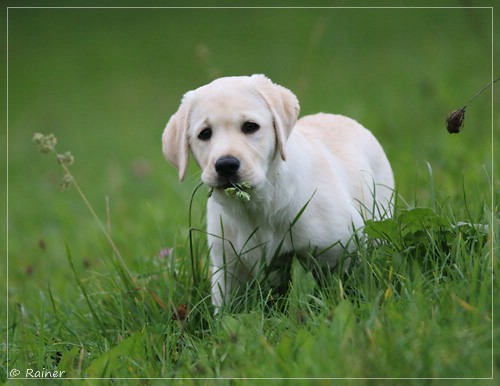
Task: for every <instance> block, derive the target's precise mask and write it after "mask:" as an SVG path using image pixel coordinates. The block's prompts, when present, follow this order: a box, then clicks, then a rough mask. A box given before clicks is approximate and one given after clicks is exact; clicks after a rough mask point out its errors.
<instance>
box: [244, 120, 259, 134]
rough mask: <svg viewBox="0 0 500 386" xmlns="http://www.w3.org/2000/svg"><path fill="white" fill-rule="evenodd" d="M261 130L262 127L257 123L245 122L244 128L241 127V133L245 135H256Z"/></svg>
mask: <svg viewBox="0 0 500 386" xmlns="http://www.w3.org/2000/svg"><path fill="white" fill-rule="evenodd" d="M259 129H260V126H259V125H258V124H256V123H255V122H245V123H244V124H243V126H241V131H242V132H243V133H245V134H252V133H255V132H256V131H257V130H259Z"/></svg>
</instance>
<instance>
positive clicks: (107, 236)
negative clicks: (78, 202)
mask: <svg viewBox="0 0 500 386" xmlns="http://www.w3.org/2000/svg"><path fill="white" fill-rule="evenodd" d="M61 166H62V168H63V169H64V172H65V173H67V174H68V175H69V176H71V179H72V184H73V186H74V187H75V189H76V191H77V192H78V194H79V195H80V197H81V199H82V200H83V202H84V203H85V205H86V206H87V209H88V210H89V211H90V213H91V214H92V217H94V220H95V221H96V222H97V224H98V225H99V228H100V229H101V231H102V232H103V233H104V234H105V235H106V239H107V240H108V242H109V245H110V246H111V249H112V250H113V253H114V254H115V255H116V257H117V258H118V261H119V262H120V264H121V266H122V268H123V269H124V270H125V272H126V273H127V275H128V276H129V277H130V279H131V280H132V281H133V282H134V284H135V285H136V286H137V287H139V283H138V282H137V281H136V280H135V277H134V276H133V275H132V273H131V272H130V271H129V269H128V267H127V265H126V264H125V261H124V260H123V258H122V255H121V253H120V251H119V250H118V248H117V247H116V245H115V243H114V241H113V239H112V238H111V235H110V234H109V232H107V231H106V228H105V227H104V225H102V222H101V220H99V217H98V216H97V214H96V212H95V211H94V209H93V208H92V205H90V202H89V200H87V197H86V196H85V194H84V193H83V191H82V190H81V189H80V187H79V186H78V183H77V182H76V180H75V179H74V178H73V175H72V174H71V172H70V171H69V169H68V167H67V166H66V165H65V164H63V163H62V164H61Z"/></svg>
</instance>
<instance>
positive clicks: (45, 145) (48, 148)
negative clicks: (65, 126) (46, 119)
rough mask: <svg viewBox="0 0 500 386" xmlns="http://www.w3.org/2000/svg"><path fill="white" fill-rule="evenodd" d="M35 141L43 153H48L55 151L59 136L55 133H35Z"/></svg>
mask: <svg viewBox="0 0 500 386" xmlns="http://www.w3.org/2000/svg"><path fill="white" fill-rule="evenodd" d="M33 142H35V143H36V144H37V145H38V149H39V150H40V151H41V152H42V153H44V154H47V153H50V152H52V151H54V148H55V147H56V145H57V138H56V137H55V136H54V134H49V135H43V134H41V133H35V135H33Z"/></svg>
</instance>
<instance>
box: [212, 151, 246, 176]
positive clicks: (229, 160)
mask: <svg viewBox="0 0 500 386" xmlns="http://www.w3.org/2000/svg"><path fill="white" fill-rule="evenodd" d="M239 168H240V160H239V159H238V158H235V157H231V156H228V157H222V158H219V159H218V160H217V161H216V162H215V171H216V172H217V174H218V175H219V176H221V177H231V176H234V175H235V174H236V172H237V171H238V169H239Z"/></svg>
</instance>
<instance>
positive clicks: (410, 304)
mask: <svg viewBox="0 0 500 386" xmlns="http://www.w3.org/2000/svg"><path fill="white" fill-rule="evenodd" d="M9 5H11V4H9ZM447 5H455V6H461V5H462V4H461V3H460V2H452V1H450V2H449V3H447ZM481 5H491V4H490V3H488V2H485V3H481ZM495 12H496V13H497V10H495ZM495 16H498V15H497V14H496V15H495ZM496 19H498V17H497V18H496ZM8 32H9V47H8V53H9V57H8V65H9V78H8V80H9V89H8V91H9V92H8V102H9V104H8V114H9V116H8V124H9V131H8V150H9V155H8V165H6V164H5V162H6V160H5V159H3V160H2V161H1V162H2V166H3V168H4V169H3V170H6V168H7V167H8V194H9V201H8V224H6V225H8V251H7V252H8V291H7V292H8V293H5V292H6V288H5V287H3V288H2V289H1V294H2V299H5V302H6V303H4V307H2V311H1V313H2V317H3V320H6V323H5V327H3V328H1V330H0V331H1V334H2V336H3V337H6V336H7V334H8V337H9V341H8V346H7V345H3V346H2V351H1V352H0V359H1V361H2V366H0V380H2V381H6V384H23V382H25V381H21V380H18V381H16V380H13V379H10V380H7V378H8V375H9V374H8V373H7V369H9V370H12V369H19V370H21V371H22V372H23V373H24V372H25V371H26V370H27V369H34V370H42V369H48V370H59V371H65V372H66V373H65V376H66V377H75V378H80V377H82V378H100V377H104V378H108V377H114V378H163V377H167V378H169V377H173V378H212V377H216V378H220V377H226V378H260V377H264V378H267V377H272V378H290V377H297V378H490V377H491V376H492V371H493V370H494V371H495V374H496V375H498V368H499V367H500V351H499V350H498V340H499V339H498V329H497V326H498V320H499V317H500V315H499V313H498V310H499V306H500V304H499V301H498V296H495V297H494V298H493V295H494V294H495V295H496V293H498V288H499V281H498V280H499V279H498V277H497V276H495V277H493V276H492V270H494V269H498V244H497V242H498V237H499V236H500V235H499V224H498V221H499V220H498V219H499V216H498V213H499V210H498V200H499V198H500V197H499V194H498V192H499V188H500V184H499V182H500V177H499V175H498V168H495V169H494V170H492V158H491V157H492V149H494V150H495V154H498V153H499V151H500V146H499V144H500V142H499V141H498V135H495V136H494V138H492V135H491V133H492V131H491V130H492V119H493V118H494V119H495V126H494V128H493V129H494V132H495V134H496V133H498V132H499V124H498V121H499V119H498V118H499V117H498V111H497V110H494V113H493V116H492V113H491V111H492V108H493V106H492V100H491V99H492V98H491V97H490V95H491V94H489V92H485V93H484V94H483V95H482V96H481V97H479V98H478V99H477V100H475V101H474V102H473V103H472V104H471V105H470V106H469V107H468V109H467V113H466V117H465V128H464V130H463V132H462V133H461V134H458V135H449V134H448V133H447V132H446V128H445V125H444V120H445V118H446V116H447V114H448V113H449V112H450V111H452V110H454V109H456V108H459V107H462V106H463V105H464V104H465V103H466V102H467V100H468V99H469V98H470V97H471V96H472V95H473V94H474V93H475V92H476V91H477V90H479V89H480V88H481V87H482V86H483V85H484V84H486V83H487V82H488V81H489V80H490V79H491V55H492V53H491V43H492V42H491V38H492V37H491V11H490V10H489V9H331V10H313V9H309V10H293V9H275V10H270V9H255V10H249V9H247V10H236V9H219V10H215V9H204V10H202V9H192V10H187V9H170V10H169V9H163V10H148V9H136V10H132V9H121V10H118V9H100V10H98V9H86V10H84V9H79V10H77V9H10V10H9V31H8ZM497 40H498V39H497ZM498 44H499V43H498V41H495V46H494V47H493V49H494V54H495V55H497V54H498V50H499V45H498ZM254 72H256V73H265V74H266V75H268V76H269V77H271V78H272V79H273V80H275V81H276V82H278V83H280V84H282V85H284V86H286V87H288V88H290V89H291V90H292V91H294V92H295V93H296V94H297V96H298V98H299V101H300V102H301V108H302V114H308V113H313V112H317V111H325V112H334V113H342V114H345V115H349V116H351V117H353V118H355V119H357V120H358V121H360V122H361V123H362V124H364V125H365V126H366V127H368V128H369V129H371V130H372V131H373V132H374V134H375V135H376V136H377V138H379V140H380V142H381V143H382V145H383V146H384V149H385V150H386V152H387V154H388V157H389V159H390V161H391V163H392V166H393V169H394V172H395V177H396V181H397V185H398V192H399V195H400V197H401V199H400V201H399V204H398V214H397V215H396V216H395V218H394V220H392V221H391V222H386V223H382V224H380V223H373V224H370V226H369V227H368V228H367V230H366V232H367V233H368V235H369V236H370V237H371V238H372V239H373V240H374V241H373V243H372V244H370V245H368V246H361V247H360V250H359V253H358V254H357V255H356V264H355V265H354V267H353V269H352V270H351V271H350V272H349V273H348V274H346V275H340V276H339V275H332V277H331V278H329V281H328V284H327V285H326V286H323V287H318V285H317V284H316V282H315V281H314V280H313V278H312V275H311V273H310V272H308V271H306V270H304V269H303V268H302V266H301V265H300V264H298V263H297V262H294V264H293V266H292V281H291V284H290V288H289V291H288V293H287V294H286V295H284V296H283V297H276V296H272V297H271V296H270V295H269V294H268V292H267V290H266V289H265V287H263V286H262V287H261V286H258V285H255V286H253V287H251V288H248V290H247V291H246V292H245V293H244V294H243V295H242V297H240V298H238V299H237V302H235V303H237V304H233V305H232V311H237V312H231V309H228V310H226V311H225V312H222V313H221V314H219V315H217V316H213V315H212V312H213V310H212V307H211V305H210V301H209V295H210V285H209V282H208V279H209V272H208V261H207V258H208V256H207V255H208V251H207V247H206V244H205V237H204V234H203V231H202V229H203V227H204V225H203V222H204V204H205V197H206V196H205V190H203V189H200V190H199V191H198V192H197V194H196V196H195V199H194V201H193V207H192V216H191V221H192V223H191V224H192V226H193V227H195V228H197V229H201V230H200V231H194V232H193V233H192V241H193V244H192V246H190V244H189V226H190V222H189V218H188V217H189V204H190V197H191V196H192V193H193V191H194V189H195V187H196V186H197V185H198V176H199V172H198V170H197V168H196V167H195V165H194V163H193V162H191V167H190V170H189V174H188V178H187V181H186V182H184V183H183V184H179V183H178V182H177V179H176V178H177V173H176V171H175V170H174V168H173V167H171V166H169V165H167V164H166V163H165V161H164V159H163V156H162V154H161V146H160V138H161V132H162V129H163V127H164V125H165V123H166V122H167V120H168V118H169V116H170V115H171V114H172V113H173V112H175V110H176V108H177V106H178V104H179V101H180V99H181V97H182V94H183V93H184V92H185V91H187V90H189V89H192V88H195V87H197V86H199V85H202V84H204V83H207V82H208V81H210V80H211V79H212V78H213V77H214V76H223V75H236V74H249V73H254ZM496 75H497V76H498V74H496ZM497 95H498V94H497V91H495V98H496V99H498V98H497ZM494 105H495V106H496V105H498V103H496V104H494ZM35 132H44V133H50V132H51V133H54V134H55V135H56V136H57V138H58V140H59V144H58V145H57V149H58V151H60V152H64V151H66V150H70V151H71V152H72V153H73V155H74V156H75V163H74V165H72V166H71V172H72V173H73V175H74V176H75V178H76V179H77V182H78V184H79V187H80V188H81V190H82V191H83V192H84V194H85V195H86V196H87V197H88V200H89V202H90V203H91V206H92V207H93V208H94V210H95V211H96V213H97V216H98V217H99V221H100V222H101V223H102V224H103V226H104V228H105V230H106V232H109V234H110V235H111V238H112V240H113V241H114V243H115V244H116V246H117V250H118V252H119V254H120V255H121V256H122V258H123V263H122V262H121V261H120V259H119V258H118V257H117V253H116V251H115V252H113V248H112V247H111V246H110V244H109V241H108V240H107V237H106V234H105V233H104V232H102V231H101V229H100V228H99V225H98V224H97V222H96V220H95V219H94V218H93V217H92V215H91V214H90V212H89V211H88V208H87V207H86V205H85V204H84V202H83V201H82V199H81V198H80V196H79V195H78V193H77V191H76V190H75V189H74V187H71V188H70V189H69V190H68V191H66V192H61V191H60V189H59V183H60V180H61V177H62V176H63V172H62V171H61V170H60V167H59V166H58V165H57V163H56V161H55V160H54V158H53V157H47V156H44V155H41V154H40V153H39V152H38V151H37V149H36V146H35V145H34V144H33V143H32V141H31V139H32V137H33V134H34V133H35ZM3 138H4V139H5V140H6V139H7V138H6V133H3ZM492 141H493V143H492ZM492 191H493V192H494V201H493V202H492V194H491V192H492ZM5 193H6V190H5V189H4V190H2V193H1V194H2V195H3V196H2V197H5ZM2 202H6V201H5V199H4V200H2ZM413 208H422V209H417V210H413ZM424 208H425V209H424ZM461 222H462V223H468V225H467V224H465V225H462V226H460V227H457V226H456V225H457V224H458V223H461ZM483 224H484V225H488V226H489V228H488V230H487V231H486V232H485V230H484V227H483V226H482V225H483ZM3 234H5V232H4V233H3ZM5 241H7V240H5ZM165 248H168V249H170V248H171V253H170V254H168V255H166V256H164V255H165V254H164V253H160V251H162V250H163V249H165ZM191 258H193V260H194V261H195V262H196V264H197V265H196V267H197V273H198V275H199V276H198V277H197V279H196V283H194V282H193V281H194V279H193V271H192V264H191V260H192V259H191ZM127 271H128V272H127ZM0 272H2V275H3V277H5V276H6V274H7V265H2V268H0ZM184 306H185V307H186V309H187V312H188V317H187V319H185V318H184V317H183V315H184V311H185V308H184ZM7 309H8V311H9V315H8V320H7V318H6V317H7V316H6V315H5V313H6V310H7ZM493 327H494V329H493ZM492 339H493V340H494V341H495V343H497V344H496V345H495V348H494V352H492ZM7 351H8V362H7ZM492 356H493V357H492ZM40 382H41V381H40ZM74 382H75V383H77V384H78V382H80V383H81V384H100V383H101V382H100V381H98V380H96V381H89V380H81V381H74ZM130 382H131V381H127V380H116V381H115V383H114V384H129V383H130ZM141 382H142V384H164V381H161V380H150V381H148V380H146V379H144V380H143V381H141ZM206 382H207V383H210V382H209V381H208V380H207V381H206ZM240 382H241V383H243V384H252V383H253V382H252V381H250V380H248V381H245V380H241V381H240ZM275 382H276V383H281V384H288V381H286V380H283V381H279V380H276V381H275ZM301 382H303V383H307V381H306V380H303V381H301ZM301 382H298V383H301ZM345 382H346V383H350V384H356V385H357V384H387V383H388V381H385V380H380V381H377V380H368V379H361V380H356V381H351V382H348V381H345ZM396 382H397V383H398V384H399V383H402V382H403V381H402V380H400V381H396ZM407 382H408V383H410V384H422V383H424V382H425V383H429V384H431V383H435V384H441V383H442V384H452V382H451V381H444V380H441V381H439V380H436V381H433V380H422V379H416V380H408V381H407ZM459 382H460V383H459ZM49 383H50V384H51V382H47V384H49ZM62 383H63V382H61V384H62ZM102 383H103V384H107V383H108V381H105V380H103V381H102ZM176 383H180V384H195V383H200V382H199V381H196V380H188V379H184V380H177V381H176ZM226 383H227V384H230V383H231V382H230V381H229V380H228V381H226ZM325 383H329V382H328V381H325ZM335 383H337V382H335ZM456 383H459V384H473V385H477V384H494V381H493V380H482V381H478V380H461V381H453V384H456Z"/></svg>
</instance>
